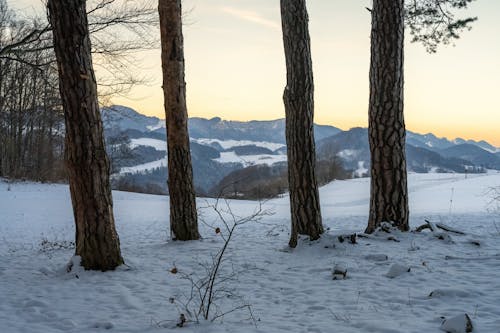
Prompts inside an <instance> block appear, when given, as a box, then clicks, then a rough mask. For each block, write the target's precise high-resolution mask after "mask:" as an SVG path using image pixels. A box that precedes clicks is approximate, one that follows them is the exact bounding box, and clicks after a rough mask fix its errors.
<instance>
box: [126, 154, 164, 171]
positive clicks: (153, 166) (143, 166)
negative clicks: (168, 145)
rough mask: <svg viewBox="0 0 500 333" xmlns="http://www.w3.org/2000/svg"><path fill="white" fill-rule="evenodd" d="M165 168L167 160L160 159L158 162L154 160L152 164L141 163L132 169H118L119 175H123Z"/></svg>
mask: <svg viewBox="0 0 500 333" xmlns="http://www.w3.org/2000/svg"><path fill="white" fill-rule="evenodd" d="M166 166H167V158H166V157H165V158H162V159H160V160H156V161H153V162H148V163H143V164H139V165H135V166H133V167H123V168H121V169H120V173H121V174H125V173H140V172H145V171H148V170H153V169H156V168H161V167H166Z"/></svg>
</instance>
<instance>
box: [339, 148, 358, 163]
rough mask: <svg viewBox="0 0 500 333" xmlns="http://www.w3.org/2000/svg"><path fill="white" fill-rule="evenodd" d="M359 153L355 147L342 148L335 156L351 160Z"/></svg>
mask: <svg viewBox="0 0 500 333" xmlns="http://www.w3.org/2000/svg"><path fill="white" fill-rule="evenodd" d="M358 155H359V151H358V150H355V149H344V150H341V151H339V152H338V154H337V156H338V157H340V158H343V159H345V160H348V161H351V160H353V159H354V158H355V157H356V156H358Z"/></svg>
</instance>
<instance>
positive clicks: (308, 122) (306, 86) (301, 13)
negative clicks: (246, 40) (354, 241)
mask: <svg viewBox="0 0 500 333" xmlns="http://www.w3.org/2000/svg"><path fill="white" fill-rule="evenodd" d="M308 22H309V17H308V15H307V9H306V2H305V0H281V23H282V28H283V44H284V48H285V58H286V71H287V85H286V87H285V92H284V94H283V101H284V104H285V114H286V143H287V155H288V183H289V189H290V210H291V217H292V228H291V229H292V230H291V235H290V242H289V245H290V246H291V247H295V246H296V245H297V234H304V235H308V236H309V237H310V238H311V239H313V240H314V239H318V238H319V237H320V235H321V234H322V233H323V224H322V222H321V211H320V202H319V193H318V185H317V180H316V174H315V163H316V153H315V143H314V131H313V116H314V83H313V72H312V61H311V46H310V38H309V28H308Z"/></svg>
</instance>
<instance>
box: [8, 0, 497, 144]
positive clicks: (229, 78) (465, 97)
mask: <svg viewBox="0 0 500 333" xmlns="http://www.w3.org/2000/svg"><path fill="white" fill-rule="evenodd" d="M8 3H9V5H10V6H13V7H17V8H23V9H26V8H32V7H36V6H40V1H39V0H16V1H14V0H8ZM370 6H371V0H309V1H308V10H309V17H310V35H311V48H312V59H313V71H314V80H315V122H316V123H319V124H328V125H334V126H337V127H340V128H342V129H349V128H351V127H356V126H362V127H366V126H367V124H368V89H369V85H368V68H369V61H370V52H369V51H370V38H369V37H370V14H369V12H368V11H367V10H366V9H365V7H370ZM183 7H184V10H185V11H186V12H187V14H186V16H185V26H184V43H185V59H186V82H187V102H188V113H189V115H190V116H191V117H193V116H197V117H205V118H211V117H216V116H217V117H221V118H223V119H227V120H253V119H257V120H268V119H277V118H283V117H284V114H285V112H284V107H283V102H282V94H283V88H284V86H285V81H286V76H285V75H286V69H285V61H284V60H285V59H284V52H283V44H282V36H281V23H280V10H279V0H185V1H184V2H183ZM499 14H500V1H499V0H477V1H475V3H473V4H472V5H471V7H470V8H469V10H468V11H463V12H462V13H459V15H467V16H478V18H479V19H478V21H476V22H474V23H473V28H472V30H471V31H466V32H464V33H463V34H462V36H461V38H460V39H458V40H456V41H455V45H454V46H451V45H450V46H440V47H439V49H438V52H437V53H436V54H428V53H427V52H426V51H425V49H424V47H423V46H422V45H420V44H412V43H409V42H407V43H406V45H405V65H404V67H405V120H406V127H407V128H408V129H409V130H412V131H415V132H419V133H428V132H432V133H434V134H436V135H437V136H439V137H443V136H444V137H448V138H449V139H453V138H456V137H462V138H465V139H475V140H479V139H486V140H487V141H489V142H490V143H492V144H494V145H496V146H500V130H499V127H500V126H499V125H500V99H499V98H498V97H499V96H498V95H499V94H500V20H499V19H498V17H499ZM406 36H407V38H406V40H407V41H408V40H409V39H410V38H409V33H407V35H406ZM138 58H139V59H140V61H138V62H137V65H138V68H137V69H136V71H140V72H141V74H143V75H145V76H147V77H149V78H150V79H151V81H150V82H149V83H148V84H147V85H146V86H137V87H135V88H134V89H133V90H131V91H130V92H129V93H128V94H127V95H126V96H125V97H117V98H114V99H112V102H113V103H115V104H122V105H127V106H130V107H132V108H134V109H136V110H137V111H139V112H141V113H144V114H147V115H153V116H158V117H161V118H163V117H164V111H163V94H162V90H161V59H160V48H159V47H158V49H157V50H151V51H147V52H144V53H142V54H140V55H138Z"/></svg>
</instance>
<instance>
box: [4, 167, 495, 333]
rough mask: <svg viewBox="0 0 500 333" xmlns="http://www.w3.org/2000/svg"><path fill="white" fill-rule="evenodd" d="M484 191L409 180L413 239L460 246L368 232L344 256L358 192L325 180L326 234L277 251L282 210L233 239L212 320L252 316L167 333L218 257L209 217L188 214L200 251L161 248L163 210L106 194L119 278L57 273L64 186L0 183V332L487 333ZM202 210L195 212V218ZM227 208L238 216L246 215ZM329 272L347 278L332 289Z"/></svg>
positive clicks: (363, 192) (358, 215)
mask: <svg viewBox="0 0 500 333" xmlns="http://www.w3.org/2000/svg"><path fill="white" fill-rule="evenodd" d="M491 186H500V174H498V173H489V174H479V175H468V176H467V177H466V176H465V175H463V174H411V175H410V177H409V188H410V206H411V225H412V227H417V226H419V225H421V224H423V223H424V219H428V220H430V221H433V222H442V223H445V224H447V225H449V226H452V227H453V228H455V229H458V230H462V231H464V232H465V233H466V234H465V235H458V234H454V233H431V232H430V231H428V230H425V231H423V232H421V233H406V234H401V233H398V232H394V233H391V234H386V233H380V234H377V235H374V236H371V237H370V238H358V240H357V244H351V243H350V242H348V241H344V242H340V240H339V239H338V236H339V235H344V234H350V233H353V232H357V233H359V232H362V231H363V230H364V227H365V225H366V222H367V221H366V220H367V212H368V198H369V179H367V178H361V179H355V180H348V181H335V182H333V183H330V184H329V185H327V186H325V187H323V188H321V190H320V195H321V203H322V205H321V206H322V215H323V218H324V224H325V226H326V227H327V228H328V231H327V232H326V233H325V235H324V236H323V237H322V238H321V239H320V240H319V241H315V242H309V241H307V240H306V239H302V240H301V241H300V243H299V246H298V247H297V248H296V249H294V250H290V249H289V248H288V247H287V246H286V244H287V242H288V231H289V224H290V219H289V205H288V198H287V197H286V196H285V197H284V198H280V199H274V200H271V201H268V202H266V203H265V204H264V208H265V209H269V210H272V211H273V212H274V214H273V215H270V216H264V217H263V219H262V220H261V221H260V222H259V223H257V222H251V223H248V224H245V225H243V226H241V227H240V228H239V229H237V230H236V236H235V238H234V240H233V242H232V244H231V245H230V248H229V256H228V259H229V261H227V262H226V263H225V266H224V269H225V271H226V272H232V271H233V270H234V272H236V275H235V276H234V277H233V278H232V279H229V280H227V281H226V282H224V283H222V284H221V285H220V287H219V288H220V289H221V290H222V289H224V290H231V291H232V293H233V297H227V298H224V299H222V300H219V301H218V306H219V307H220V308H219V310H220V311H221V312H227V311H231V310H233V309H236V308H237V307H240V306H242V305H245V304H247V305H250V306H251V310H252V313H251V314H250V313H249V312H248V311H247V310H248V308H242V309H241V310H238V311H234V312H230V313H228V314H226V315H225V316H223V317H220V318H218V319H217V320H215V322H213V323H208V322H202V323H200V324H195V323H194V322H190V321H188V322H187V324H186V326H185V327H184V328H176V327H175V324H176V323H177V322H178V320H179V316H180V313H185V311H184V309H183V308H182V306H179V307H176V304H177V305H178V304H179V302H181V301H182V300H184V301H185V300H186V298H185V296H187V295H189V293H190V291H191V285H190V283H189V282H188V281H187V280H185V279H182V278H181V277H182V276H186V275H183V274H187V275H189V274H191V273H194V274H196V275H198V276H200V275H203V267H202V266H200V264H202V263H205V262H207V261H209V260H210V258H211V255H214V254H215V253H216V252H217V251H218V250H219V249H220V248H221V246H222V245H223V240H222V238H221V236H220V235H219V234H217V233H215V232H214V230H213V229H212V228H210V227H208V226H207V224H209V225H212V226H221V224H220V221H219V220H218V219H217V217H216V214H215V213H214V212H213V211H212V210H211V209H209V208H202V209H201V210H200V213H201V218H202V219H203V221H205V222H206V224H204V223H201V224H200V232H201V234H202V236H203V240H201V241H193V242H187V243H181V242H170V241H168V235H169V230H168V197H165V196H152V195H141V194H134V193H125V192H114V193H113V196H114V210H115V217H116V226H117V229H118V233H119V235H120V241H121V247H122V252H123V255H124V258H125V261H126V263H127V265H126V266H123V267H120V268H119V269H118V270H116V271H113V272H106V273H100V272H86V271H81V270H76V271H75V270H74V271H73V272H71V273H66V270H65V267H66V264H67V262H68V261H69V259H70V258H71V256H72V254H73V252H74V249H73V248H72V246H73V245H72V243H71V242H72V241H73V237H74V225H73V218H72V209H71V203H70V196H69V191H68V187H67V186H66V185H46V184H33V183H14V184H10V185H9V184H7V183H5V182H3V181H0V211H1V212H2V214H1V215H0V235H2V242H0V295H1V298H0V332H8V333H18V332H30V333H32V332H43V333H55V332H103V331H104V330H108V331H110V332H120V333H123V332H171V331H174V329H176V331H179V332H181V331H182V332H199V333H210V332H213V333H216V332H217V333H219V332H243V333H246V332H265V333H275V332H276V333H277V332H303V333H308V332H341V333H359V332H367V333H368V332H369V333H373V332H379V333H388V332H404V333H410V332H415V333H421V332H440V330H439V328H440V326H441V324H442V322H443V319H444V318H446V319H450V318H452V317H455V316H462V318H463V314H465V313H467V314H468V315H469V316H470V318H471V320H472V323H473V325H474V331H473V332H478V333H498V332H500V330H499V328H500V303H499V300H500V280H499V279H498V276H499V274H500V229H499V228H500V216H499V215H498V214H497V213H490V212H488V211H487V209H488V203H489V202H490V199H491V198H490V196H489V195H488V194H487V191H488V189H489V188H490V187H491ZM213 203H214V201H213V200H212V199H208V200H205V199H201V198H200V199H198V205H199V207H206V206H207V205H208V204H213ZM230 206H231V209H232V211H233V212H234V213H235V214H236V215H240V216H247V215H250V214H251V213H252V211H254V210H255V209H256V208H257V207H258V203H257V202H252V201H231V202H230ZM489 207H492V206H489ZM223 230H224V229H223ZM388 237H393V239H395V240H396V241H394V240H388ZM440 238H442V239H440ZM395 264H397V265H399V266H394V265H395ZM173 267H176V268H177V270H178V273H177V274H173V273H171V272H170V271H171V269H172V268H173ZM334 267H336V268H337V269H340V270H346V271H347V273H346V275H345V279H344V276H343V275H342V274H341V275H338V274H337V275H336V278H337V279H335V280H334V279H332V271H333V269H334ZM408 269H409V272H407V270H408ZM394 276H395V277H394ZM391 277H393V278H391ZM236 296H239V297H236ZM172 302H173V303H172ZM250 317H253V319H254V320H250V319H249V318H250ZM457 321H460V320H459V319H455V321H448V323H447V324H446V325H448V326H449V325H452V326H456V327H458V326H459V325H458V324H456V322H457Z"/></svg>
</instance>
